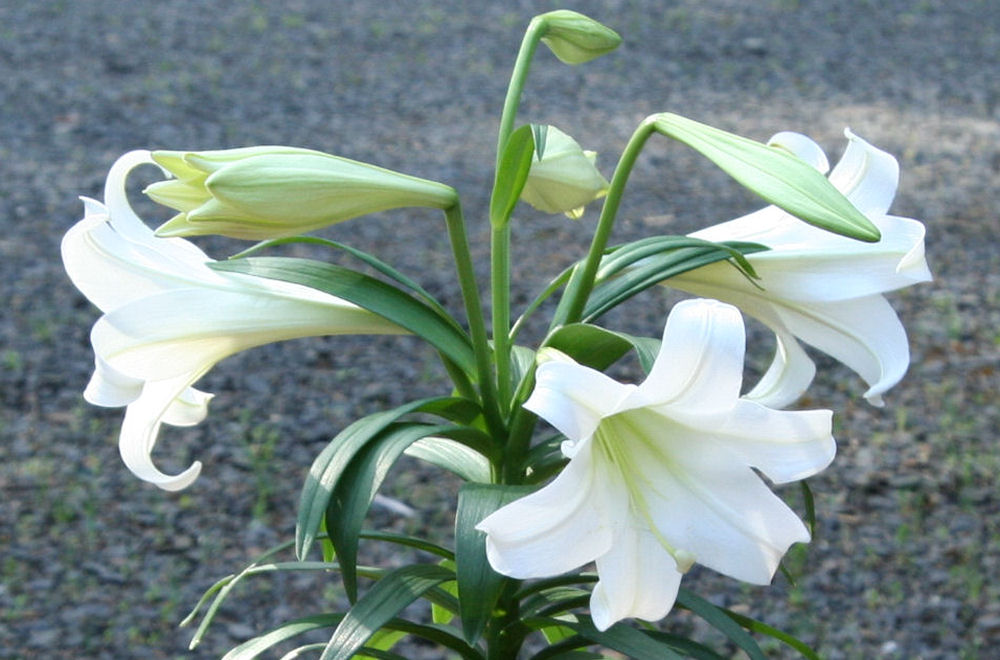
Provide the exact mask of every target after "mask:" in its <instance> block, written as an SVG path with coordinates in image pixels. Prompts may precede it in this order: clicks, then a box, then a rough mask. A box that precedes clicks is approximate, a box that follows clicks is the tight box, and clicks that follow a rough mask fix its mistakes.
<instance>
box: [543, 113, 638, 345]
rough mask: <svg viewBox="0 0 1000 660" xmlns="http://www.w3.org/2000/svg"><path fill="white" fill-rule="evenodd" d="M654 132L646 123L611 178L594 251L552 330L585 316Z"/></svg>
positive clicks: (569, 288) (572, 283) (576, 277)
mask: <svg viewBox="0 0 1000 660" xmlns="http://www.w3.org/2000/svg"><path fill="white" fill-rule="evenodd" d="M654 132H656V127H655V125H654V122H653V119H652V118H646V119H644V120H643V121H642V123H640V124H639V126H638V127H637V128H636V129H635V132H634V133H632V137H631V138H629V141H628V144H627V145H626V146H625V150H624V151H623V152H622V155H621V158H619V159H618V165H617V166H616V167H615V173H614V176H612V177H611V185H610V186H609V187H608V195H607V197H605V198H604V206H603V208H602V209H601V217H600V219H599V220H598V221H597V229H596V230H595V231H594V238H593V239H592V240H591V242H590V250H589V251H588V252H587V256H586V258H585V259H584V261H583V262H582V264H580V265H579V266H578V267H577V268H576V269H575V270H574V271H573V276H572V277H571V278H570V281H569V285H567V287H566V293H565V294H563V297H562V300H560V301H559V307H558V309H556V312H555V314H554V315H553V318H552V325H551V326H550V327H551V329H555V328H557V327H558V326H560V325H566V324H568V323H576V322H577V321H579V320H580V317H581V316H582V315H583V308H584V305H585V304H586V303H587V298H588V297H590V293H591V291H592V290H593V288H594V278H595V277H596V276H597V268H598V266H599V265H600V263H601V257H602V256H603V255H604V250H605V248H606V247H607V246H608V239H609V238H610V237H611V229H612V228H613V227H614V224H615V217H616V216H617V215H618V207H619V206H620V205H621V199H622V195H623V194H624V193H625V184H626V183H627V182H628V177H629V175H630V174H631V173H632V167H633V166H634V165H635V161H636V159H637V158H638V157H639V153H640V152H641V151H642V148H643V146H644V145H645V144H646V140H648V139H649V136H650V135H652V134H653V133H654Z"/></svg>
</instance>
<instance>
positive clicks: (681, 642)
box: [646, 630, 730, 660]
mask: <svg viewBox="0 0 1000 660" xmlns="http://www.w3.org/2000/svg"><path fill="white" fill-rule="evenodd" d="M646 634H647V635H649V636H650V637H653V638H654V639H658V640H660V641H661V642H663V643H664V644H666V645H667V646H669V647H670V648H672V649H673V650H675V651H677V652H678V653H683V654H684V657H685V658H694V660H730V657H729V656H724V655H719V654H718V653H716V652H715V651H713V650H712V649H711V648H709V647H708V646H705V645H704V644H701V643H700V642H696V641H694V640H693V639H689V638H687V637H681V636H680V635H672V634H670V633H665V632H660V631H658V630H647V631H646Z"/></svg>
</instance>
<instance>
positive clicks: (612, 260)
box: [596, 236, 768, 282]
mask: <svg viewBox="0 0 1000 660" xmlns="http://www.w3.org/2000/svg"><path fill="white" fill-rule="evenodd" d="M680 248H716V249H722V250H725V251H726V252H728V253H729V257H730V258H731V259H733V260H734V261H735V262H736V263H737V265H738V266H739V267H740V269H741V270H743V271H744V272H746V273H747V274H748V275H749V276H750V277H751V278H754V279H756V278H757V274H756V273H755V272H754V270H753V265H751V264H750V262H749V261H747V259H746V257H745V256H744V255H746V254H752V253H754V252H762V251H765V250H767V249H768V247H767V246H766V245H761V244H759V243H748V242H744V241H728V242H723V243H715V242H712V241H706V240H704V239H702V238H692V237H690V236H650V237H648V238H641V239H639V240H637V241H633V242H631V243H625V244H624V245H618V246H616V247H613V248H611V249H610V250H608V253H607V254H606V255H604V256H603V257H602V258H601V263H600V265H599V266H598V269H597V275H596V281H599V282H600V281H604V280H607V279H609V278H611V277H612V276H614V275H616V274H617V273H619V272H621V271H622V270H623V269H625V268H627V267H629V266H631V265H633V264H636V263H639V262H642V261H643V260H645V259H648V258H650V257H654V256H656V255H666V254H670V253H671V252H673V251H674V250H678V249H680Z"/></svg>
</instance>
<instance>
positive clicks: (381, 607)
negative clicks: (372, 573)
mask: <svg viewBox="0 0 1000 660" xmlns="http://www.w3.org/2000/svg"><path fill="white" fill-rule="evenodd" d="M454 579H455V574H454V573H453V572H452V571H450V570H448V569H446V568H444V567H441V566H434V565H429V564H414V565H410V566H403V567H402V568H398V569H396V570H394V571H392V572H391V573H388V574H387V575H385V577H383V578H382V579H380V580H379V581H378V582H376V583H375V584H374V585H372V588H371V589H369V590H368V591H367V592H366V593H365V595H364V596H362V597H361V599H359V600H358V602H357V603H355V604H354V607H352V608H351V609H350V610H348V612H347V615H346V616H345V617H344V619H343V620H342V621H341V622H340V625H338V626H337V629H336V630H334V631H333V636H332V637H331V638H330V642H329V643H328V644H327V646H326V649H324V650H323V655H322V656H321V660H348V658H351V657H353V656H354V654H355V653H356V652H357V651H358V650H359V649H360V648H361V647H363V646H364V645H365V642H367V641H368V639H369V638H370V637H371V636H372V635H373V634H374V633H375V632H376V631H378V630H379V629H380V628H382V626H384V625H386V624H387V623H388V622H389V621H391V620H392V619H393V617H395V616H396V615H397V614H398V613H399V612H401V611H402V610H403V609H404V608H405V607H406V606H408V605H409V604H410V603H412V602H413V601H415V600H416V599H417V598H420V596H422V595H423V594H424V593H426V592H427V591H428V590H430V589H432V588H433V587H435V586H437V585H439V584H441V583H442V582H447V581H449V580H454Z"/></svg>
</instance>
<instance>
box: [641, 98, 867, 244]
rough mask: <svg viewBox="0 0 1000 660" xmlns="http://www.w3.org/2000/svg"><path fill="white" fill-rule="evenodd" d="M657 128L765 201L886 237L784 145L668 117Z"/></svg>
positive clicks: (840, 228) (855, 234)
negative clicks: (776, 144) (767, 142)
mask: <svg viewBox="0 0 1000 660" xmlns="http://www.w3.org/2000/svg"><path fill="white" fill-rule="evenodd" d="M647 121H652V123H653V126H654V128H655V129H656V130H657V131H658V132H660V133H662V134H664V135H666V136H668V137H672V138H674V139H675V140H678V141H680V142H683V143H684V144H686V145H688V146H689V147H691V148H692V149H694V150H695V151H698V152H699V153H701V154H702V155H703V156H705V157H706V158H708V159H709V160H711V161H712V162H713V163H715V164H716V165H718V166H719V167H720V168H721V169H722V170H723V171H724V172H725V173H726V174H728V175H729V176H731V177H733V178H734V179H736V180H737V181H738V182H739V183H740V184H742V185H743V186H745V187H747V188H749V189H750V190H752V191H753V192H755V193H757V194H758V195H760V196H761V197H763V198H764V199H765V200H767V201H768V202H770V203H771V204H774V205H775V206H778V207H780V208H782V209H784V210H785V211H787V212H789V213H791V214H792V215H794V216H796V217H798V218H801V219H802V220H804V221H805V222H808V223H809V224H811V225H815V226H817V227H821V228H823V229H826V230H828V231H832V232H834V233H836V234H842V235H844V236H849V237H851V238H855V239H858V240H860V241H866V242H869V243H874V242H876V241H878V240H879V238H880V237H881V234H880V232H879V230H878V228H877V227H876V226H875V225H874V224H872V222H871V221H870V220H869V219H868V218H866V217H865V215H864V214H863V213H862V212H861V211H859V210H858V209H857V208H855V206H854V205H853V204H851V202H850V201H849V200H848V199H847V198H846V197H844V195H843V194H842V193H841V192H840V191H839V190H837V188H836V187H834V185H833V184H831V183H830V182H829V181H828V180H827V178H826V177H825V176H823V175H822V174H821V173H820V172H819V171H817V170H816V168H815V167H813V166H812V165H810V164H809V163H807V162H806V161H804V160H802V159H801V158H799V157H798V156H796V155H794V154H792V153H791V152H790V151H788V150H787V149H784V148H782V147H778V146H768V145H766V144H763V143H761V142H756V141H754V140H749V139H747V138H744V137H740V136H738V135H733V134H732V133H727V132H726V131H723V130H720V129H718V128H713V127H711V126H706V125H705V124H701V123H699V122H696V121H693V120H691V119H687V118H685V117H681V116H680V115H675V114H673V113H669V112H668V113H662V114H658V115H653V116H652V117H651V118H650V119H649V120H647Z"/></svg>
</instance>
